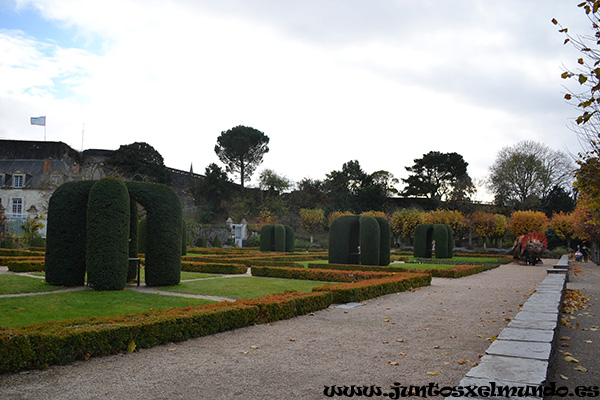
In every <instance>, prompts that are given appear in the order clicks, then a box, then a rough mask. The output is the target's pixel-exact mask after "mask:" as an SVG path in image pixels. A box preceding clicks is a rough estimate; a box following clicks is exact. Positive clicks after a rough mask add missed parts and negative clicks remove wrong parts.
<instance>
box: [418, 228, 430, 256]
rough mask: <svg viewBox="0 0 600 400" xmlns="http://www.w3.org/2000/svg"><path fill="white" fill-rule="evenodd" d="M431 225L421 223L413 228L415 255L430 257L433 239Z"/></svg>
mask: <svg viewBox="0 0 600 400" xmlns="http://www.w3.org/2000/svg"><path fill="white" fill-rule="evenodd" d="M432 227H433V225H432V224H421V225H417V227H416V228H415V240H414V244H415V257H421V258H431V255H432V254H433V253H432V251H433V250H432V240H433V229H432Z"/></svg>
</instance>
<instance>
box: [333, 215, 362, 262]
mask: <svg viewBox="0 0 600 400" xmlns="http://www.w3.org/2000/svg"><path fill="white" fill-rule="evenodd" d="M359 218H360V217H359V216H357V215H342V216H341V217H338V218H336V219H335V220H334V221H333V222H332V223H331V227H330V228H329V257H328V258H329V262H330V263H331V264H358V263H359V259H358V246H359V243H360V235H359V233H360V229H359Z"/></svg>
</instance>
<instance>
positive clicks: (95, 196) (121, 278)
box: [86, 178, 130, 290]
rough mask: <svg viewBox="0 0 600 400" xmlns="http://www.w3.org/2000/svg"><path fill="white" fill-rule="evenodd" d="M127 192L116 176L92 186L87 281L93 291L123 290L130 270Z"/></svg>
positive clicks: (88, 211)
mask: <svg viewBox="0 0 600 400" xmlns="http://www.w3.org/2000/svg"><path fill="white" fill-rule="evenodd" d="M129 216H130V209H129V193H128V192H127V187H126V186H125V184H124V183H123V182H122V181H120V180H118V179H115V178H103V179H100V180H99V181H98V182H96V183H95V184H94V186H92V189H91V190H90V194H89V199H88V206H87V239H86V260H87V263H86V265H87V276H88V284H89V285H90V286H92V287H93V288H94V289H95V290H122V289H124V288H125V284H126V283H127V272H128V270H129V260H128V259H129V224H130V218H129Z"/></svg>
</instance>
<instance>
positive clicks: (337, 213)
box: [327, 211, 354, 227]
mask: <svg viewBox="0 0 600 400" xmlns="http://www.w3.org/2000/svg"><path fill="white" fill-rule="evenodd" d="M342 215H354V213H352V212H350V211H333V212H330V213H329V215H328V216H327V226H328V227H330V226H331V224H332V223H333V221H335V219H336V218H338V217H341V216H342Z"/></svg>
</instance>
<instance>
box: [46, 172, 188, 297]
mask: <svg viewBox="0 0 600 400" xmlns="http://www.w3.org/2000/svg"><path fill="white" fill-rule="evenodd" d="M136 202H137V203H139V204H141V205H142V206H144V208H145V209H146V211H147V220H146V224H147V232H150V233H151V234H149V235H146V238H145V239H146V285H148V286H167V285H176V284H178V283H179V281H180V276H181V252H182V242H181V241H182V223H181V220H182V215H181V204H180V202H179V198H178V197H177V195H176V194H175V192H173V190H172V189H170V188H169V187H167V186H164V185H160V184H152V183H144V182H122V181H119V180H117V179H114V178H104V179H101V180H99V181H80V182H68V183H65V184H63V185H62V186H60V187H59V188H58V189H56V191H55V192H54V193H53V195H52V197H51V198H50V202H49V206H48V230H47V245H46V266H45V269H46V281H47V282H48V283H50V284H52V285H63V286H81V285H83V284H84V283H85V273H86V270H87V273H88V283H89V284H90V285H92V286H94V288H96V289H98V290H119V289H122V288H124V287H125V284H126V282H127V270H128V268H129V264H128V257H130V256H132V255H133V254H132V253H134V250H135V248H134V247H133V246H131V247H130V242H133V243H135V242H136V237H135V236H136V229H133V226H134V224H133V223H132V222H131V219H132V217H133V218H136V219H137V212H132V211H131V210H132V209H133V208H134V207H133V204H135V203H136ZM136 209H137V207H136Z"/></svg>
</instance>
